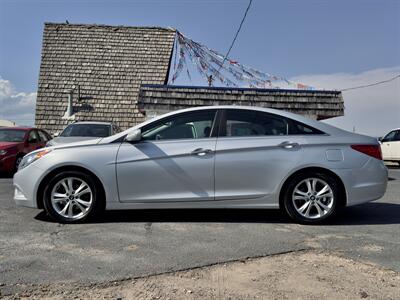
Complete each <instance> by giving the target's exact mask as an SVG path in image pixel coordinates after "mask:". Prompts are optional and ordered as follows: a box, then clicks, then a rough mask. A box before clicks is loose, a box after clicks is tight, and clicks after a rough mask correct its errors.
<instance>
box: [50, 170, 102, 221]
mask: <svg viewBox="0 0 400 300" xmlns="http://www.w3.org/2000/svg"><path fill="white" fill-rule="evenodd" d="M102 201H103V199H101V194H100V189H99V187H98V186H97V184H96V182H95V181H94V180H93V179H92V178H91V177H90V176H88V175H87V174H85V173H82V172H74V171H66V172H61V173H59V174H58V175H56V176H55V177H54V178H53V179H52V180H50V181H49V183H48V184H47V186H46V188H45V192H44V208H45V210H46V212H47V213H48V214H49V215H50V216H51V217H52V218H53V219H55V220H56V221H58V222H60V223H78V222H82V221H84V220H87V219H89V218H92V217H94V216H96V215H98V214H99V213H100V212H101V209H102V207H103V206H102Z"/></svg>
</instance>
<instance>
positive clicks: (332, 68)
mask: <svg viewBox="0 0 400 300" xmlns="http://www.w3.org/2000/svg"><path fill="white" fill-rule="evenodd" d="M247 3H248V1H247V0H231V1H228V0H219V1H218V0H215V1H202V0H197V1H196V0H186V1H184V0H181V1H179V0H164V1H151V0H147V1H134V0H131V1H127V0H126V1H125V0H113V1H111V0H110V1H106V0H79V1H78V0H68V1H65V0H29V1H27V0H25V1H23V0H0V76H1V77H0V80H2V81H7V82H9V85H10V86H11V87H10V88H11V89H12V90H13V92H14V94H15V95H16V94H18V93H25V94H27V95H30V94H31V93H34V92H35V91H36V89H37V80H38V74H39V66H40V51H41V39H42V31H43V23H44V22H65V20H66V19H68V21H69V22H70V23H98V24H111V25H134V26H136V25H138V26H142V25H144V26H154V25H156V26H163V27H167V26H171V27H175V28H177V29H178V30H181V31H182V32H183V33H185V34H186V35H187V36H189V37H191V38H192V39H193V40H195V41H199V42H201V43H203V44H206V45H207V46H209V47H210V48H213V49H215V50H218V51H220V52H225V51H226V50H227V49H228V47H229V45H230V42H231V41H232V38H233V35H234V33H235V31H236V29H237V26H238V24H239V22H240V19H241V17H242V15H243V12H244V10H245V8H246V6H247ZM230 56H231V57H232V58H234V59H236V60H238V61H240V62H241V63H243V64H246V65H249V66H252V67H255V68H257V69H259V70H262V71H265V72H270V73H273V74H278V75H282V76H285V77H288V78H301V79H302V80H303V82H304V83H307V84H310V85H314V86H317V87H319V86H318V84H319V83H320V81H319V80H318V79H316V78H315V77H307V76H308V75H310V76H311V75H312V76H315V75H318V74H321V75H322V76H325V75H328V74H348V75H355V76H359V75H360V74H368V72H370V71H371V70H383V71H382V72H383V74H382V76H383V77H385V75H388V76H389V75H392V73H393V74H397V72H398V67H399V66H400V0H347V1H344V0H335V1H331V0H303V1H296V0H274V1H263V0H254V1H253V5H252V7H251V9H250V11H249V14H248V18H247V20H246V22H245V24H244V26H243V29H242V31H241V33H240V35H239V38H238V40H237V43H236V45H235V47H234V48H233V50H232V52H231V55H230ZM387 70H389V73H387V74H386V73H385V72H386V71H387ZM393 70H394V71H393ZM310 78H312V79H313V80H314V81H313V82H305V81H304V80H306V81H307V80H308V79H310ZM368 79H369V78H365V81H366V82H368ZM371 79H372V78H371ZM383 79H385V78H383ZM334 82H335V84H337V85H338V86H332V85H331V83H330V82H328V83H325V82H324V84H325V86H322V87H323V88H338V89H340V88H344V87H347V86H348V84H350V83H352V81H351V80H345V81H343V82H340V81H339V82H336V81H334ZM178 83H179V82H178ZM194 84H196V82H195V83H194ZM390 86H391V87H392V91H393V93H394V94H393V95H394V99H395V100H396V99H397V100H398V101H399V102H400V92H399V85H398V84H397V83H396V82H395V83H392V84H391V85H390V84H389V88H390ZM393 95H391V96H393ZM345 96H346V95H345ZM32 97H33V94H32ZM349 97H350V99H351V97H352V96H351V94H350V96H349ZM345 101H346V97H345ZM4 103H9V102H4ZM394 105H396V103H394ZM395 107H396V106H395ZM399 108H400V107H399ZM0 114H1V108H0ZM398 117H399V118H398V120H394V121H395V122H392V123H390V124H387V126H386V127H390V126H392V125H393V124H394V123H396V121H398V123H400V114H399V115H398ZM0 118H1V115H0ZM392 118H396V115H393V117H392ZM346 126H347V125H346ZM346 126H343V127H346ZM349 126H350V125H349ZM354 126H357V124H354ZM399 126H400V125H399ZM386 127H385V128H386ZM346 129H349V128H347V127H346ZM365 130H367V128H365ZM381 130H385V129H384V128H382V129H381Z"/></svg>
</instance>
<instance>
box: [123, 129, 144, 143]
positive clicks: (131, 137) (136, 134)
mask: <svg viewBox="0 0 400 300" xmlns="http://www.w3.org/2000/svg"><path fill="white" fill-rule="evenodd" d="M141 139H142V131H141V130H140V129H136V130H134V131H132V132H131V133H128V135H127V136H126V137H125V141H127V142H130V143H134V142H139V141H140V140H141Z"/></svg>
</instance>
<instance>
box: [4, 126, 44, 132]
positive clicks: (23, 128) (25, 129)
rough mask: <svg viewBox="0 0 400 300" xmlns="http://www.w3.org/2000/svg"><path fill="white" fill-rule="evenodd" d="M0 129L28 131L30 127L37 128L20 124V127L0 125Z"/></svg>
mask: <svg viewBox="0 0 400 300" xmlns="http://www.w3.org/2000/svg"><path fill="white" fill-rule="evenodd" d="M0 129H10V130H24V131H28V130H31V129H37V128H35V127H24V126H20V127H15V126H13V127H0Z"/></svg>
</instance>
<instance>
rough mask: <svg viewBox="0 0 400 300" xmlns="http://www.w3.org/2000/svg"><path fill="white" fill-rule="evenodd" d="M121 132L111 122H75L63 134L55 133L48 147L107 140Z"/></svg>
mask: <svg viewBox="0 0 400 300" xmlns="http://www.w3.org/2000/svg"><path fill="white" fill-rule="evenodd" d="M120 131H121V130H120V129H119V127H118V126H116V125H115V124H113V123H109V122H89V121H87V122H82V121H80V122H75V123H72V124H69V125H68V126H67V127H65V128H64V130H63V131H62V132H61V133H59V132H57V133H55V134H54V136H55V137H54V139H52V140H50V141H48V142H47V144H46V146H47V147H51V146H56V145H60V144H68V143H75V142H81V141H87V140H95V139H98V138H105V137H108V136H111V135H114V134H117V133H118V132H120Z"/></svg>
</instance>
